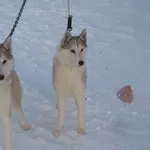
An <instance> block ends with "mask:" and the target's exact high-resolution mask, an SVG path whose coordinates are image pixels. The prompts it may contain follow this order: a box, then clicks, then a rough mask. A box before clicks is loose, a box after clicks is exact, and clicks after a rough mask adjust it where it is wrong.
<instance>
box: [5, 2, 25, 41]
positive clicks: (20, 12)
mask: <svg viewBox="0 0 150 150" xmlns="http://www.w3.org/2000/svg"><path fill="white" fill-rule="evenodd" d="M26 1H27V0H23V3H22V6H21V8H20V11H19V13H18V16H17V18H16V20H15V22H14V25H13V27H12V29H11V32H10V33H9V35H8V37H12V35H13V33H14V31H15V29H16V27H17V24H18V22H19V20H20V17H21V14H22V12H23V10H24V6H25V4H26ZM8 37H7V38H8ZM7 38H6V39H5V41H6V40H7Z"/></svg>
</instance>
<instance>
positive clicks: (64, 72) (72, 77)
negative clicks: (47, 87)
mask: <svg viewBox="0 0 150 150" xmlns="http://www.w3.org/2000/svg"><path fill="white" fill-rule="evenodd" d="M84 73H85V68H79V67H69V66H66V65H58V66H57V65H56V64H54V66H53V85H54V88H55V89H57V91H62V92H64V93H67V95H68V96H72V94H73V93H74V92H78V91H79V92H81V91H82V92H83V91H84V89H85V84H86V83H85V82H84Z"/></svg>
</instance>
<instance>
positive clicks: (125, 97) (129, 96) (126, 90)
mask: <svg viewBox="0 0 150 150" xmlns="http://www.w3.org/2000/svg"><path fill="white" fill-rule="evenodd" d="M117 96H118V98H119V99H120V100H122V101H124V102H125V103H128V104H131V103H132V101H133V90H132V88H131V86H130V85H126V86H124V87H122V88H121V89H120V90H119V91H118V92H117Z"/></svg>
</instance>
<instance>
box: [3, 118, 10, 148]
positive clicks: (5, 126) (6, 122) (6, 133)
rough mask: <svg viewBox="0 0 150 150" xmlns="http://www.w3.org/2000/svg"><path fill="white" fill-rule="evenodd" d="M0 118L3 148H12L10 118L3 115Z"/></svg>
mask: <svg viewBox="0 0 150 150" xmlns="http://www.w3.org/2000/svg"><path fill="white" fill-rule="evenodd" d="M2 119H3V120H2V121H3V132H4V141H5V150H12V118H11V117H10V116H4V117H3V118H2Z"/></svg>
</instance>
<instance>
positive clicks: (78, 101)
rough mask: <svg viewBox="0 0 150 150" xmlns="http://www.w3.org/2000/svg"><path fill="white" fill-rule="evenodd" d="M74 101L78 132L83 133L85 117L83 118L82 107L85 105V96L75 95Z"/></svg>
mask: <svg viewBox="0 0 150 150" xmlns="http://www.w3.org/2000/svg"><path fill="white" fill-rule="evenodd" d="M75 103H76V105H77V109H78V132H79V133H80V134H85V118H84V107H85V98H84V95H80V96H79V95H76V96H75Z"/></svg>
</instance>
